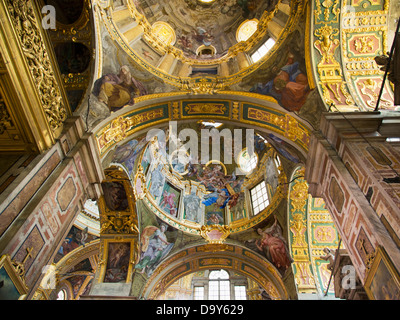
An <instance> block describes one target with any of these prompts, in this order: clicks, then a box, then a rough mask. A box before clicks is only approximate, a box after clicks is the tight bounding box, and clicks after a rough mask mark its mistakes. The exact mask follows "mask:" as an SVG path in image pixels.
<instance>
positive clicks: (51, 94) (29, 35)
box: [7, 0, 69, 131]
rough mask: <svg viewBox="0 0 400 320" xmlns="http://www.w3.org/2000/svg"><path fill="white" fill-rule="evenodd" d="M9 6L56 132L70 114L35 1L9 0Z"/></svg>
mask: <svg viewBox="0 0 400 320" xmlns="http://www.w3.org/2000/svg"><path fill="white" fill-rule="evenodd" d="M7 6H8V11H9V15H10V18H11V21H12V22H13V24H14V28H15V32H16V33H17V34H18V36H19V39H20V46H21V48H22V50H23V53H24V56H25V59H26V62H27V65H28V67H29V69H30V70H29V71H30V74H31V77H32V80H33V81H34V83H35V85H36V87H37V90H38V92H37V93H38V96H39V98H40V101H41V104H42V107H43V112H44V113H45V115H46V117H47V120H48V123H49V126H50V128H51V129H52V130H53V131H56V130H58V129H59V128H61V127H62V125H63V122H64V121H65V119H66V118H67V115H68V113H69V111H68V106H67V105H65V102H64V100H63V97H62V95H61V92H60V90H59V84H58V81H57V79H56V76H55V72H54V70H53V66H52V63H51V60H50V56H49V53H48V50H47V48H46V46H43V43H44V38H43V35H42V31H41V28H40V27H39V26H40V22H39V21H40V19H39V18H38V17H37V15H36V13H35V8H34V4H33V3H32V1H27V0H19V1H7Z"/></svg>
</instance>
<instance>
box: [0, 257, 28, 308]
mask: <svg viewBox="0 0 400 320" xmlns="http://www.w3.org/2000/svg"><path fill="white" fill-rule="evenodd" d="M7 278H8V279H7ZM7 280H8V281H7ZM6 281H7V282H6ZM0 283H2V287H3V288H7V286H8V285H10V284H11V285H12V286H13V288H12V290H13V291H14V292H13V294H14V295H15V298H16V299H14V298H11V297H10V298H9V299H8V298H5V299H4V297H2V296H1V295H0V300H25V299H26V296H27V294H28V287H27V286H26V284H25V281H24V279H23V278H22V276H21V274H19V273H18V271H17V270H16V269H15V267H14V265H13V262H12V261H11V258H10V256H9V255H8V254H5V255H2V256H1V257H0ZM4 286H5V287H4ZM17 296H18V297H17Z"/></svg>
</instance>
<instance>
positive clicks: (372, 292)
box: [364, 246, 400, 300]
mask: <svg viewBox="0 0 400 320" xmlns="http://www.w3.org/2000/svg"><path fill="white" fill-rule="evenodd" d="M364 288H365V291H366V293H367V295H368V298H369V299H370V300H400V274H399V272H398V271H397V270H396V268H395V266H394V265H393V262H392V261H391V260H390V258H389V256H388V254H387V253H386V251H385V249H384V248H383V247H381V246H379V247H378V248H377V250H376V256H375V259H374V261H373V263H372V265H371V269H370V271H369V273H368V274H367V276H366V280H365V284H364Z"/></svg>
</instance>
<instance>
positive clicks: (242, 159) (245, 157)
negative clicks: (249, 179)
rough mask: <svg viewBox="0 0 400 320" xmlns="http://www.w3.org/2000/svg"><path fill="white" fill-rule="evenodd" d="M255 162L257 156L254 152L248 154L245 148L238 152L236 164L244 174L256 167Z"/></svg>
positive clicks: (256, 161)
mask: <svg viewBox="0 0 400 320" xmlns="http://www.w3.org/2000/svg"><path fill="white" fill-rule="evenodd" d="M257 163H258V156H257V154H256V153H255V152H254V153H253V154H252V156H250V154H249V153H248V152H247V148H245V149H243V150H242V152H240V154H239V157H238V165H239V167H240V169H241V170H242V171H243V172H244V173H245V174H248V173H250V172H252V171H253V170H254V169H255V168H256V167H257Z"/></svg>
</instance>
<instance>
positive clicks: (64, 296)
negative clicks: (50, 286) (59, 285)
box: [57, 289, 67, 300]
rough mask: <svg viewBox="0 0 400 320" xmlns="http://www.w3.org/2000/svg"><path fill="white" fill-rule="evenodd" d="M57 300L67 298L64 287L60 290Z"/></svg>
mask: <svg viewBox="0 0 400 320" xmlns="http://www.w3.org/2000/svg"><path fill="white" fill-rule="evenodd" d="M57 300H67V293H66V292H65V290H64V289H62V290H60V291H58V294H57Z"/></svg>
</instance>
